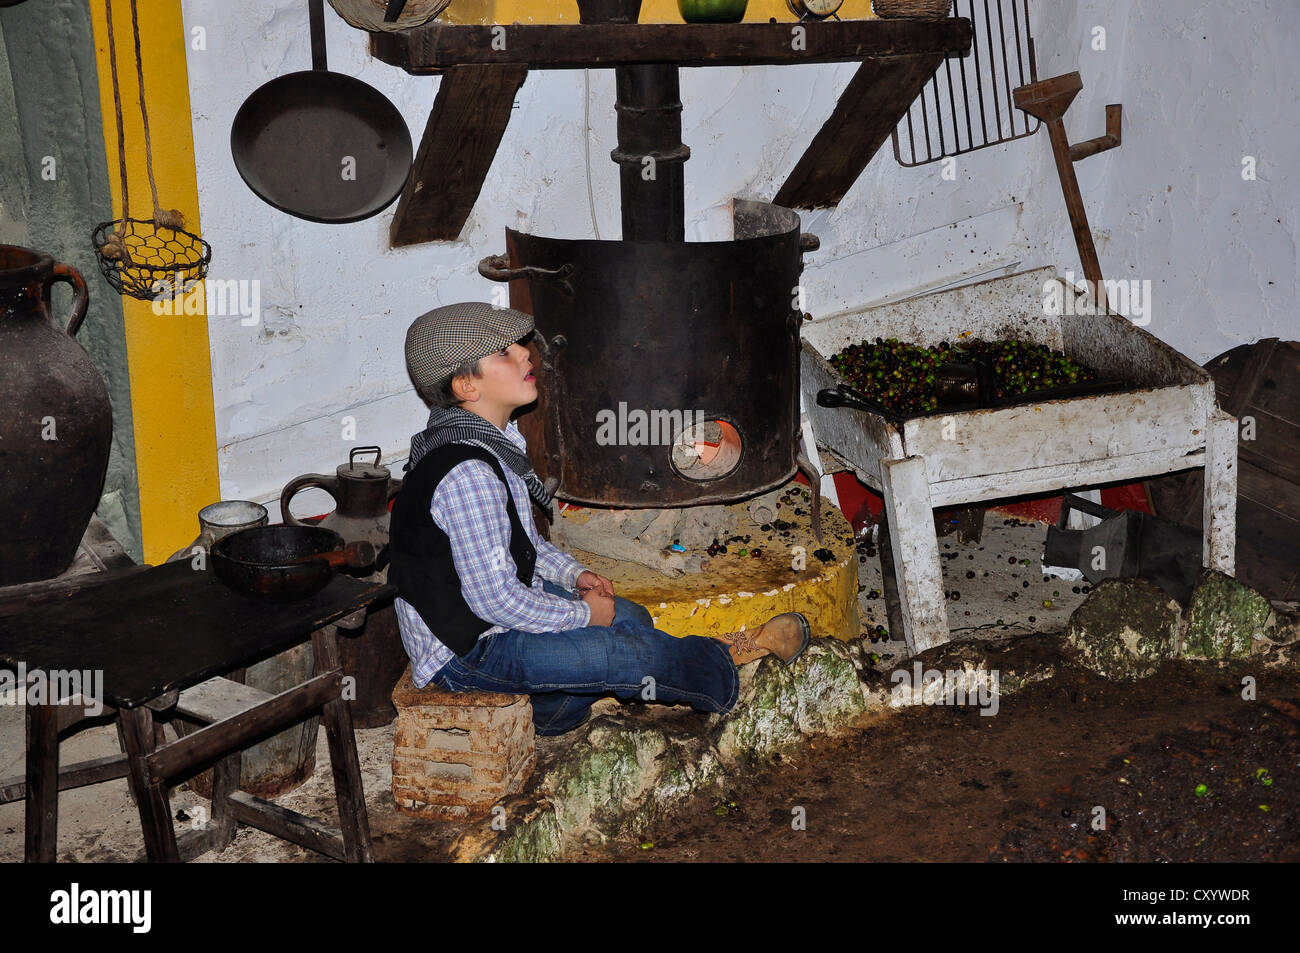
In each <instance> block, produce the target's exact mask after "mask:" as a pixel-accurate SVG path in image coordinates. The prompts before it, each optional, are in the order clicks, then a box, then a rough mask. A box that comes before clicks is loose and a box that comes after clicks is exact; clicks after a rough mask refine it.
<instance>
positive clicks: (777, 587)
mask: <svg viewBox="0 0 1300 953" xmlns="http://www.w3.org/2000/svg"><path fill="white" fill-rule="evenodd" d="M800 489H803V487H802V486H800ZM792 509H793V508H792V507H782V509H781V512H780V515H779V517H778V518H779V519H781V520H784V521H787V522H789V523H790V524H791V526H790V528H789V529H788V530H786V531H785V534H788V535H785V534H783V533H782V532H780V531H776V530H773V531H771V532H766V533H765V532H762V531H761V530H760V529H759V527H757V526H754V527H753V529H752V530H750V531H748V535H749V536H750V541H749V542H747V543H744V542H742V543H729V544H728V545H727V552H726V553H723V554H719V555H718V556H715V557H713V558H712V559H711V560H710V562H709V568H708V569H707V570H705V571H704V572H702V573H687V574H686V575H684V576H680V577H678V578H676V579H672V578H669V577H668V576H665V575H663V574H662V573H660V572H658V571H656V570H653V569H649V568H647V567H645V566H641V565H639V564H636V563H629V562H622V561H620V560H615V559H609V558H606V557H602V556H595V555H592V554H590V553H583V552H581V551H576V550H575V551H574V553H573V555H574V557H575V558H576V559H578V560H579V561H581V562H582V563H583V564H584V565H586V566H588V567H589V568H591V569H592V570H594V571H595V572H598V573H600V574H602V575H604V576H608V577H609V578H610V579H611V580H612V581H613V583H614V591H615V593H617V594H618V595H620V596H622V597H624V598H625V599H631V600H632V601H633V602H637V603H640V604H641V605H643V606H645V607H646V608H647V609H648V610H650V614H651V615H652V616H654V619H655V626H656V627H657V628H659V629H662V630H663V631H664V632H667V633H669V634H670V635H675V636H679V637H682V636H687V635H720V634H722V633H725V632H735V631H738V630H739V629H742V628H747V629H752V628H756V627H757V626H760V625H762V624H763V623H764V622H766V621H767V620H768V619H770V618H771V617H772V616H774V615H777V614H779V613H782V612H802V613H803V614H804V615H805V616H807V618H808V621H809V623H811V625H812V631H813V635H814V636H817V637H826V636H830V637H833V638H837V639H854V638H857V637H858V635H859V634H860V623H859V619H858V563H857V558H856V552H855V550H854V544H853V530H852V528H851V527H850V526H849V524H848V522H847V521H846V520H845V519H844V517H843V515H841V513H840V511H839V510H838V509H836V508H835V507H834V506H831V505H830V504H823V506H822V535H823V542H822V543H818V542H816V540H815V539H814V538H813V534H812V520H811V517H810V516H809V515H808V509H809V507H808V504H807V502H804V501H800V502H799V509H801V510H803V514H802V515H796V514H794V513H793V512H791V510H792ZM737 510H738V511H739V513H740V514H742V515H744V512H745V504H743V503H741V504H738V505H737ZM559 518H560V519H565V518H566V517H565V515H564V514H561V515H560V517H559ZM579 518H580V517H579ZM741 525H744V524H741ZM738 535H739V533H738ZM754 547H758V548H759V549H760V550H761V552H762V555H761V556H758V557H754V556H751V555H745V556H741V555H739V550H740V549H741V548H745V549H753V548H754ZM798 547H802V549H803V556H802V565H803V567H804V568H802V569H796V568H793V567H794V566H798V565H800V563H801V559H800V556H799V551H798ZM817 550H823V553H822V555H823V556H824V555H825V550H829V551H830V553H831V558H830V559H829V560H827V561H822V560H821V559H819V558H817V556H816V555H815V552H816V551H817Z"/></svg>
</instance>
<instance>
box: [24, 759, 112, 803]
mask: <svg viewBox="0 0 1300 953" xmlns="http://www.w3.org/2000/svg"><path fill="white" fill-rule="evenodd" d="M126 771H127V767H126V755H124V754H110V755H105V756H104V757H102V758H94V759H92V760H90V761H79V762H78V763H76V764H70V765H68V766H67V767H66V768H60V769H59V790H60V791H68V790H70V789H72V788H82V787H85V786H86V785H87V784H98V783H99V782H100V781H113V780H116V779H117V778H124V777H126ZM26 796H27V778H26V777H24V776H22V775H19V776H16V777H12V778H5V779H4V780H2V781H0V804H8V803H9V802H10V801H19V800H22V799H23V798H24V797H26Z"/></svg>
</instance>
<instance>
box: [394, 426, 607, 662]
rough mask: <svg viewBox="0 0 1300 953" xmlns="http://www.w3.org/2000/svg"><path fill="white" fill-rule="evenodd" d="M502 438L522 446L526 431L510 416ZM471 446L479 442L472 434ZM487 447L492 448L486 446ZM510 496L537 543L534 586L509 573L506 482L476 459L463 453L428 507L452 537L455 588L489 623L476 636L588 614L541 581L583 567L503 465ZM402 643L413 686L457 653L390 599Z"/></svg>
mask: <svg viewBox="0 0 1300 953" xmlns="http://www.w3.org/2000/svg"><path fill="white" fill-rule="evenodd" d="M505 435H506V439H508V440H509V441H510V442H511V443H513V444H515V445H516V446H518V447H519V448H520V449H521V450H523V449H526V448H527V444H526V443H525V441H524V436H523V434H521V433H520V432H519V428H518V427H517V426H516V425H515V424H514V422H513V421H512V422H511V423H510V424H509V426H507V427H506V430H505ZM470 442H472V443H474V445H475V446H483V445H482V444H480V443H478V442H477V441H470ZM484 449H485V450H490V449H491V448H490V447H484ZM502 470H504V471H505V475H506V481H507V482H508V483H509V484H510V495H511V497H512V498H513V500H514V503H515V510H516V511H517V512H518V513H519V521H520V523H522V524H523V527H524V531H525V532H526V533H527V534H528V540H529V542H531V543H532V544H533V546H534V547H536V549H537V566H536V568H535V570H534V572H533V584H532V587H531V588H530V587H528V586H525V585H524V584H523V583H522V582H520V581H519V577H518V576H517V575H515V568H516V567H515V561H514V559H513V558H512V557H511V555H510V519H509V517H508V516H507V515H506V494H505V487H503V486H502V485H501V481H500V480H499V479H497V475H496V474H495V473H493V472H492V468H491V467H490V466H488V465H487V464H486V463H484V462H483V461H482V460H466V461H465V462H464V463H461V464H458V465H457V466H455V467H453V468H452V469H451V471H449V472H448V474H447V476H446V477H444V478H443V480H442V482H441V483H439V484H438V488H437V489H436V490H434V493H433V500H432V502H431V504H430V506H429V514H430V515H431V516H432V517H433V521H434V522H435V523H436V524H437V525H438V528H439V529H441V530H442V531H443V532H444V533H446V534H447V537H448V539H449V540H450V541H451V555H452V561H453V562H454V563H455V566H456V574H457V575H458V576H460V583H461V594H462V595H463V596H464V598H465V602H466V604H467V605H468V606H469V607H470V610H471V611H472V612H473V613H474V614H475V615H476V616H478V617H479V618H480V619H483V620H484V621H487V622H492V623H494V625H493V627H492V628H490V629H487V630H486V631H484V632H483V633H482V635H480V636H479V638H483V636H485V635H491V634H493V633H495V632H504V631H506V630H507V629H517V630H519V631H521V632H537V633H545V632H563V631H565V630H567V629H580V628H582V627H583V626H586V625H587V624H589V623H590V621H591V609H590V607H589V606H588V605H587V603H585V602H583V601H581V600H569V599H564V598H561V597H560V596H553V595H551V594H550V593H548V592H545V591H544V590H543V589H542V580H543V579H548V580H550V581H551V582H552V583H555V584H557V585H560V586H563V587H564V588H565V589H573V588H574V587H575V586H576V585H577V579H578V576H579V574H581V573H582V572H583V570H584V568H585V567H584V566H583V565H582V564H581V563H579V562H578V561H577V560H576V559H574V558H573V557H572V556H570V555H568V554H567V553H563V552H561V551H560V550H558V549H556V548H555V547H554V546H552V545H551V544H550V543H548V542H547V541H546V540H544V539H542V538H541V536H539V535H538V533H537V527H536V526H535V525H534V523H533V512H532V501H531V500H530V499H529V496H528V487H527V486H526V485H525V484H524V481H523V480H522V479H520V477H519V476H518V475H517V474H515V473H514V471H512V470H511V469H510V468H509V467H507V466H505V465H504V464H503V465H502ZM394 605H395V608H396V610H397V625H398V628H399V629H400V631H401V633H402V645H403V646H405V648H406V654H407V655H409V656H410V657H411V680H412V681H414V682H415V685H416V687H417V688H423V687H424V686H425V685H427V684H428V683H429V681H430V680H431V679H432V678H433V676H434V675H436V674H438V670H439V669H441V668H442V667H443V666H444V665H446V664H447V662H449V661H450V660H451V658H452V657H453V656H454V655H455V653H454V652H453V651H452V650H451V649H449V648H447V646H445V645H443V644H442V643H441V642H440V641H438V639H437V637H436V636H435V635H434V634H433V633H432V632H431V631H430V630H429V627H428V626H427V625H425V623H424V619H422V618H421V617H420V613H419V612H417V611H416V610H415V607H414V606H412V605H411V604H410V603H408V602H405V601H404V600H402V599H397V600H396V602H395V603H394Z"/></svg>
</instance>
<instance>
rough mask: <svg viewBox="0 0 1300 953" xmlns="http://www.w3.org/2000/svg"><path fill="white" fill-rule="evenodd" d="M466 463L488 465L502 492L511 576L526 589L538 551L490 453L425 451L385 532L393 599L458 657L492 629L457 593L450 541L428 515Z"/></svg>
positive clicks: (455, 446)
mask: <svg viewBox="0 0 1300 953" xmlns="http://www.w3.org/2000/svg"><path fill="white" fill-rule="evenodd" d="M466 460H483V461H486V462H487V463H489V464H491V466H492V469H493V470H495V471H496V475H497V477H498V478H499V479H500V480H501V483H502V485H504V486H505V489H506V515H507V516H509V518H510V555H511V556H513V557H514V560H515V567H516V575H518V577H519V581H520V582H522V583H523V584H524V585H525V586H531V585H532V583H533V567H534V566H535V565H536V563H537V550H536V549H535V548H534V547H533V544H532V543H531V542H529V540H528V533H527V532H525V530H524V525H523V523H522V522H520V520H519V513H518V511H516V510H515V501H514V497H513V495H512V494H511V493H510V484H509V483H507V482H506V477H505V473H504V472H503V471H502V469H501V463H500V461H498V460H497V458H496V456H495V455H494V454H493V453H492V452H491V451H489V450H484V449H482V448H481V447H475V446H471V445H469V444H464V443H449V444H444V445H443V446H441V447H438V448H437V449H436V450H430V451H429V452H428V453H427V454H425V455H424V457H423V458H422V459H421V460H420V462H419V463H418V464H416V466H415V468H414V469H412V470H411V471H410V472H409V473H408V474H407V475H406V478H405V479H404V480H403V481H402V489H401V492H400V493H398V494H397V499H396V500H395V501H394V503H393V515H392V520H391V522H390V526H389V533H388V552H389V559H390V565H389V569H388V581H389V582H390V583H392V584H393V585H395V586H396V587H397V592H398V595H399V596H401V598H402V599H404V600H405V601H406V602H409V603H410V604H411V605H412V606H414V607H415V610H416V611H417V612H419V613H420V618H422V619H423V620H424V624H425V625H427V626H428V627H429V631H430V632H432V633H433V634H434V636H436V637H437V639H438V641H439V642H441V643H442V644H443V645H445V646H447V648H449V649H451V650H452V651H453V652H455V653H456V654H457V655H464V654H465V653H467V652H468V651H469V650H470V649H472V648H473V647H474V644H475V643H476V642H477V641H478V637H479V636H480V635H481V634H482V633H483V632H485V631H486V630H488V629H490V628H492V626H493V624H494V623H491V622H485V621H484V620H482V619H480V618H479V617H478V616H476V615H475V614H474V613H473V611H471V609H470V607H469V605H468V604H467V603H466V602H465V597H464V596H463V595H462V594H461V587H460V577H459V576H457V575H456V565H455V562H454V561H453V560H452V556H451V540H450V539H448V538H447V534H446V533H444V532H443V531H442V529H441V528H440V527H439V526H438V524H437V523H435V522H434V521H433V517H432V516H430V515H429V504H430V502H431V501H432V499H433V492H434V490H436V489H437V488H438V484H439V483H440V482H442V478H443V477H445V476H446V475H447V472H448V471H449V470H451V469H452V467H454V466H456V465H457V464H458V463H463V462H464V461H466Z"/></svg>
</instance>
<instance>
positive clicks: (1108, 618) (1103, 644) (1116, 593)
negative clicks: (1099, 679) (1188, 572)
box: [1065, 579, 1182, 681]
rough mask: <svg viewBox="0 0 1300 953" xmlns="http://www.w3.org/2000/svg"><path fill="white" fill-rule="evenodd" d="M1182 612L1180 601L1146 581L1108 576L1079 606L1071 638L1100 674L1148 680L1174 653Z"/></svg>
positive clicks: (1072, 621)
mask: <svg viewBox="0 0 1300 953" xmlns="http://www.w3.org/2000/svg"><path fill="white" fill-rule="evenodd" d="M1181 615H1182V610H1181V609H1180V608H1179V606H1178V603H1177V602H1175V601H1174V600H1173V599H1171V598H1170V597H1169V595H1168V594H1167V593H1165V592H1164V591H1162V590H1161V589H1159V588H1158V587H1156V586H1154V585H1152V584H1151V583H1149V582H1147V581H1146V580H1145V579H1106V580H1103V581H1102V582H1101V583H1100V584H1099V585H1098V586H1097V587H1096V588H1095V589H1093V590H1092V594H1091V595H1090V596H1089V597H1088V600H1087V601H1086V602H1084V604H1083V605H1081V606H1079V608H1077V609H1075V610H1074V614H1073V615H1071V616H1070V624H1069V627H1068V628H1067V630H1066V636H1065V640H1066V642H1067V643H1068V644H1069V645H1070V647H1071V648H1072V649H1073V650H1074V651H1075V652H1076V653H1077V655H1078V658H1079V661H1080V662H1081V663H1082V664H1083V665H1085V666H1087V667H1088V668H1090V669H1092V670H1093V671H1095V672H1096V673H1097V674H1099V675H1103V676H1105V677H1106V678H1115V679H1125V680H1130V681H1131V680H1134V679H1139V678H1146V677H1147V676H1148V675H1152V674H1154V673H1155V671H1156V669H1157V668H1159V666H1160V663H1161V662H1163V661H1164V660H1165V659H1169V658H1172V657H1173V656H1174V653H1175V649H1176V643H1177V637H1178V626H1179V620H1180V617H1181Z"/></svg>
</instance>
